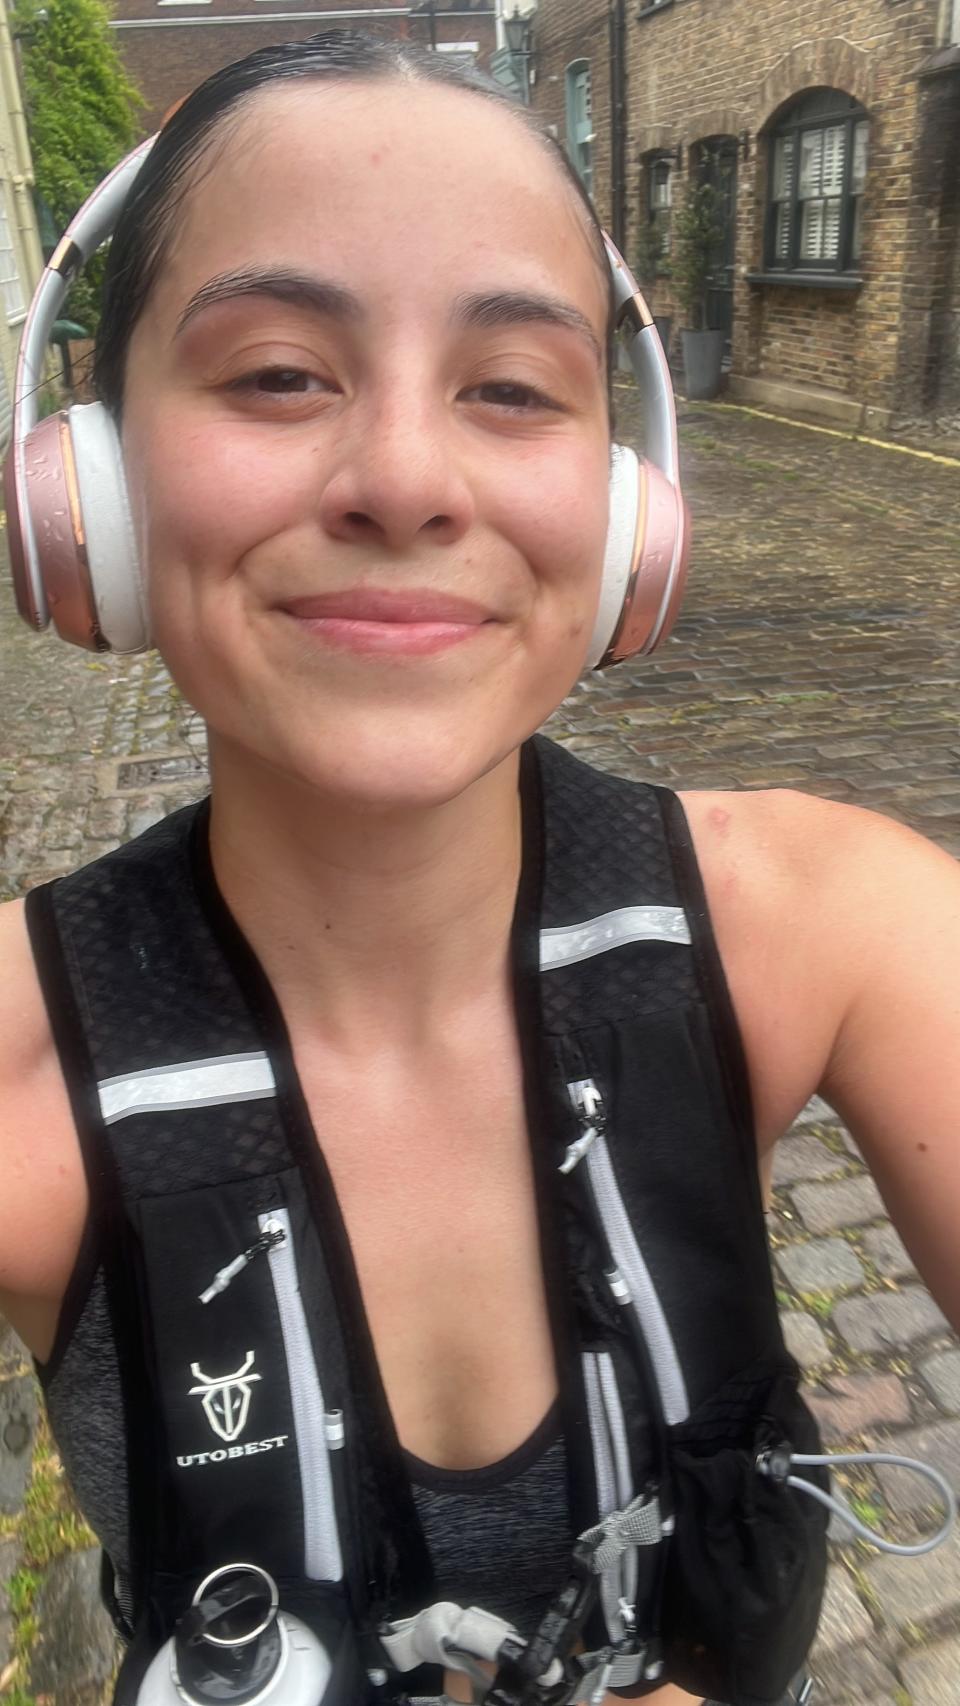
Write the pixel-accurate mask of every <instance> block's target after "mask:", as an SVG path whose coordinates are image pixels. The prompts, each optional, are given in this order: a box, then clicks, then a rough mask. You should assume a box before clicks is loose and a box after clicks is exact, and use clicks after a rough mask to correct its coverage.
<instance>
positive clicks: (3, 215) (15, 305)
mask: <svg viewBox="0 0 960 1706" xmlns="http://www.w3.org/2000/svg"><path fill="white" fill-rule="evenodd" d="M0 291H2V293H3V306H4V309H5V310H6V315H7V319H8V320H16V319H18V318H19V317H20V316H21V315H22V314H23V313H24V312H25V310H26V306H27V305H26V302H25V301H24V299H23V285H22V284H21V282H20V269H19V267H18V266H17V252H16V250H15V249H14V246H13V238H12V236H11V235H10V224H9V221H8V219H7V209H6V205H5V202H4V196H3V186H2V185H0Z"/></svg>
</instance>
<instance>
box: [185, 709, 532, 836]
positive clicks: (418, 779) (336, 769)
mask: <svg viewBox="0 0 960 1706" xmlns="http://www.w3.org/2000/svg"><path fill="white" fill-rule="evenodd" d="M498 723H499V726H495V724H494V721H493V719H492V718H489V719H480V718H477V719H474V720H473V722H472V723H471V722H468V720H467V719H466V718H463V717H460V718H456V719H454V718H447V719H444V721H443V723H442V725H441V724H440V723H439V721H438V718H437V717H436V715H435V714H434V715H432V716H430V717H424V716H421V717H419V718H418V717H412V716H409V717H404V718H402V719H399V718H398V717H394V718H392V719H384V718H381V717H374V718H364V717H357V716H352V717H346V718H344V721H343V725H342V728H341V730H340V731H339V733H337V734H336V735H335V736H333V737H331V734H330V732H329V730H327V729H324V730H322V731H321V732H319V733H318V734H317V735H316V736H314V737H312V738H311V737H310V736H309V735H308V734H306V732H304V733H303V734H298V736H297V737H296V738H295V739H293V740H291V739H290V735H289V731H288V732H287V733H286V735H285V736H284V737H282V738H281V739H280V740H278V741H277V742H276V743H274V742H269V743H268V742H263V744H261V745H259V750H258V751H257V752H256V754H250V755H249V756H251V757H255V758H257V759H259V760H260V761H261V764H265V765H266V767H267V768H268V769H269V770H270V771H272V772H273V775H274V776H275V777H276V776H280V777H282V778H283V779H284V780H285V781H287V782H289V783H292V784H293V785H294V788H295V790H296V791H297V792H299V791H300V790H303V791H305V792H307V793H308V794H310V795H314V796H319V797H321V798H322V799H324V800H326V801H328V802H329V803H330V804H331V805H334V807H336V806H339V807H340V808H341V809H342V810H344V811H348V812H352V813H355V812H360V813H370V814H372V815H376V816H382V815H390V814H397V813H402V814H407V813H410V812H419V811H429V810H431V809H436V808H439V807H442V806H445V805H448V804H449V803H450V802H451V801H452V800H456V799H459V798H460V796H461V795H462V794H464V793H466V792H467V790H468V789H469V788H470V787H471V786H473V784H475V783H477V782H479V781H480V780H481V778H482V777H484V776H487V775H489V774H490V772H491V771H493V770H495V769H496V768H497V766H498V765H500V764H502V763H504V762H505V761H506V760H508V759H510V758H511V756H512V755H513V753H515V751H516V750H517V748H518V747H519V746H520V745H521V744H522V742H523V741H524V740H525V739H526V738H527V734H528V733H532V729H530V730H528V729H527V728H526V727H525V726H524V727H522V728H520V729H519V730H514V729H506V728H504V727H503V725H502V722H500V721H499V719H498ZM534 726H535V725H534ZM214 738H216V737H214ZM230 744H231V745H232V746H233V747H234V749H235V751H236V742H235V741H233V740H231V742H230ZM271 749H272V750H271ZM248 750H249V749H248ZM237 756H240V757H241V758H242V756H243V755H242V754H237ZM258 768H259V766H258ZM254 786H256V784H255V783H254Z"/></svg>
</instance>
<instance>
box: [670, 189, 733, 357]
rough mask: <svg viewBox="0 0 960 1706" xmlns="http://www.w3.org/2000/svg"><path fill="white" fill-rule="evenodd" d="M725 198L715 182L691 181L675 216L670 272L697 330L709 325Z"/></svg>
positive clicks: (689, 319) (692, 325)
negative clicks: (713, 269)
mask: <svg viewBox="0 0 960 1706" xmlns="http://www.w3.org/2000/svg"><path fill="white" fill-rule="evenodd" d="M723 205H724V204H723V198H722V196H721V195H720V192H719V190H717V189H716V188H715V187H714V185H713V184H706V183H697V182H696V181H695V180H692V181H690V182H688V184H687V186H686V189H685V191H684V195H683V198H682V200H681V202H680V206H679V207H678V208H677V209H676V210H675V212H674V215H673V242H672V245H671V253H670V271H671V275H672V277H673V288H674V291H675V292H676V295H677V299H678V301H679V303H680V306H681V308H682V309H683V311H684V313H685V314H686V315H687V316H688V324H689V326H690V328H691V330H693V331H697V330H701V329H704V328H705V327H706V324H707V286H708V282H709V278H710V270H711V267H712V265H713V261H714V257H715V255H716V253H717V250H718V249H719V248H720V247H721V246H722V244H723V233H724V219H723Z"/></svg>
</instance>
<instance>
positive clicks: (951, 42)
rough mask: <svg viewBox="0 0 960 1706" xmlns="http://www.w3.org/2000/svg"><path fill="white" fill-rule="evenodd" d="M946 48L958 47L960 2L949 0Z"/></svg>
mask: <svg viewBox="0 0 960 1706" xmlns="http://www.w3.org/2000/svg"><path fill="white" fill-rule="evenodd" d="M947 31H948V34H947V46H948V47H954V46H956V45H960V0H950V5H949V8H948V11H947Z"/></svg>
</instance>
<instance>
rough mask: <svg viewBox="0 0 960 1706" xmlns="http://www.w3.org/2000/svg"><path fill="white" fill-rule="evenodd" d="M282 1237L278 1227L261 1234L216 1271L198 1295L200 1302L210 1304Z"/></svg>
mask: <svg viewBox="0 0 960 1706" xmlns="http://www.w3.org/2000/svg"><path fill="white" fill-rule="evenodd" d="M283 1236H284V1234H283V1233H282V1232H281V1231H280V1228H279V1227H277V1228H276V1229H275V1230H274V1231H271V1232H261V1234H260V1236H259V1238H258V1239H256V1241H255V1242H254V1243H253V1244H251V1245H250V1246H249V1248H248V1249H246V1250H244V1251H242V1252H241V1254H240V1255H239V1256H234V1258H233V1261H232V1262H228V1263H227V1265H226V1267H225V1268H218V1269H217V1271H216V1273H215V1274H214V1276H213V1279H212V1280H211V1281H210V1284H209V1285H208V1286H207V1289H206V1291H202V1292H201V1293H200V1302H201V1303H212V1302H213V1300H214V1298H215V1297H219V1296H220V1293H221V1292H222V1291H226V1289H227V1286H228V1285H232V1283H233V1281H234V1280H235V1279H236V1277H237V1275H238V1274H242V1273H243V1270H244V1268H246V1267H249V1265H250V1263H251V1262H252V1261H255V1260H256V1258H257V1256H262V1255H265V1254H266V1252H267V1251H268V1250H272V1249H273V1246H274V1244H279V1243H280V1241H281V1239H282V1238H283Z"/></svg>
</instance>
